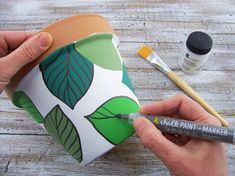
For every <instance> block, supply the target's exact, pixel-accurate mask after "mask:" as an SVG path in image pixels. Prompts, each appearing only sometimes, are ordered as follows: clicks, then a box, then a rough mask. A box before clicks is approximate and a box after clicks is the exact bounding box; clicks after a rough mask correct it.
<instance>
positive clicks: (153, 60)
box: [138, 46, 229, 127]
mask: <svg viewBox="0 0 235 176" xmlns="http://www.w3.org/2000/svg"><path fill="white" fill-rule="evenodd" d="M138 54H139V55H140V56H141V57H142V58H144V59H145V60H146V61H147V62H148V63H150V64H151V65H152V66H154V67H156V68H158V69H159V70H160V71H161V72H162V73H164V74H165V75H166V76H167V77H168V78H170V80H171V81H173V82H174V83H175V84H176V85H177V86H178V87H180V88H181V89H182V90H183V91H184V92H185V93H186V94H188V96H190V97H191V98H192V99H194V100H195V101H196V102H198V103H199V104H200V105H201V106H202V107H203V108H204V109H205V110H206V111H207V112H209V113H211V114H212V115H214V116H215V117H216V118H217V119H219V120H220V122H221V123H222V125H223V126H226V127H227V126H228V125H229V124H228V122H227V121H226V120H225V119H224V118H223V117H222V116H221V115H219V114H218V113H217V112H216V111H215V110H214V109H213V108H212V107H211V106H210V105H209V104H208V103H207V102H206V101H205V100H203V99H202V98H201V97H200V95H199V94H198V93H197V92H195V91H194V90H193V89H192V88H191V87H190V86H189V85H188V84H187V83H186V82H185V81H184V80H183V79H182V78H180V77H179V76H178V75H177V74H176V73H175V72H173V71H172V70H171V69H170V68H169V67H168V66H167V65H166V64H165V63H164V62H163V61H162V59H161V58H160V57H159V56H158V55H157V53H155V52H154V51H153V50H152V49H151V48H150V47H148V46H143V47H142V48H140V50H139V51H138Z"/></svg>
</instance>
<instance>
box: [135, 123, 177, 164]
mask: <svg viewBox="0 0 235 176" xmlns="http://www.w3.org/2000/svg"><path fill="white" fill-rule="evenodd" d="M134 127H135V129H136V133H137V135H138V136H139V137H140V139H141V141H142V143H143V145H144V146H145V147H147V148H148V149H150V150H151V151H152V152H153V153H154V154H155V155H156V156H158V157H159V158H161V159H162V160H163V161H166V160H167V159H168V157H173V156H171V155H173V154H175V153H181V152H180V150H181V149H180V148H179V146H177V145H176V144H174V143H172V142H171V141H169V140H167V139H166V138H165V137H164V136H163V135H162V133H161V132H160V131H159V130H158V129H157V128H156V127H155V126H154V125H153V124H152V123H151V122H150V121H149V120H147V119H145V118H137V119H135V120H134Z"/></svg>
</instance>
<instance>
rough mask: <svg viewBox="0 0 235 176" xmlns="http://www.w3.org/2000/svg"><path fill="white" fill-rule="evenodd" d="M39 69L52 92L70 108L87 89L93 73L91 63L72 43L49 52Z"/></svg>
mask: <svg viewBox="0 0 235 176" xmlns="http://www.w3.org/2000/svg"><path fill="white" fill-rule="evenodd" d="M40 70H41V72H42V76H43V79H44V82H45V84H46V86H47V87H48V89H49V90H50V91H51V92H52V94H53V95H55V96H56V97H57V98H59V99H60V100H61V101H63V102H64V103H65V104H67V105H68V106H69V107H70V108H72V109H73V108H74V106H75V105H76V103H77V102H78V101H79V100H80V99H81V98H82V97H83V96H84V95H85V93H86V92H87V90H88V89H89V87H90V85H91V82H92V80H93V73H94V67H93V64H92V63H91V62H90V61H89V60H87V59H86V58H85V57H83V56H82V55H81V54H80V53H79V52H78V51H77V50H76V49H75V44H74V43H72V44H69V45H67V46H65V47H63V48H60V49H57V50H56V51H54V52H53V53H52V54H50V55H49V56H48V57H47V58H46V59H45V60H43V61H42V62H41V63H40Z"/></svg>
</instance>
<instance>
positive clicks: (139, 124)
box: [134, 117, 147, 133]
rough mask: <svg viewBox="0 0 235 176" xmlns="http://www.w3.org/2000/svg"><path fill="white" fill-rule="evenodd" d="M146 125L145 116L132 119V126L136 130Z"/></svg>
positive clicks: (140, 129)
mask: <svg viewBox="0 0 235 176" xmlns="http://www.w3.org/2000/svg"><path fill="white" fill-rule="evenodd" d="M146 126H147V121H146V119H145V118H143V117H140V118H137V119H135V120H134V128H135V130H136V132H137V133H138V132H140V131H142V130H143V129H144V128H145V127H146Z"/></svg>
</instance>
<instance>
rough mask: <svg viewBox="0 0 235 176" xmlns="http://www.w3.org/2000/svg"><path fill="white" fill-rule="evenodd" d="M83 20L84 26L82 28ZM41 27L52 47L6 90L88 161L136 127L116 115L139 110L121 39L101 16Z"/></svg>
mask: <svg viewBox="0 0 235 176" xmlns="http://www.w3.org/2000/svg"><path fill="white" fill-rule="evenodd" d="M81 19H82V20H81ZM86 20H87V22H86ZM81 21H82V22H84V23H86V25H85V24H83V23H82V22H81ZM101 23H102V24H103V25H100V24H101ZM61 24H63V26H61ZM73 24H74V25H73ZM82 24H83V25H84V26H86V27H84V26H83V27H82V28H79V26H80V25H82ZM66 26H67V27H66ZM72 29H73V30H74V31H72V32H70V33H69V35H66V34H65V33H64V32H65V31H67V32H69V31H71V30H72ZM43 31H47V32H49V33H51V34H52V36H53V39H54V43H53V46H52V48H50V49H49V51H48V52H47V53H46V54H44V55H42V56H41V57H40V58H38V59H37V61H35V63H32V64H31V65H29V66H27V67H26V68H24V69H23V70H21V72H19V73H18V74H19V75H18V77H15V78H14V79H15V80H17V81H16V82H17V84H11V87H9V89H8V94H10V95H11V97H12V101H13V103H14V104H15V105H16V106H17V107H20V108H24V109H25V110H26V111H28V112H29V113H30V114H31V116H32V117H33V118H34V119H35V120H36V122H38V123H39V124H40V125H41V126H42V127H43V128H45V130H46V131H47V132H48V133H49V134H50V135H51V136H52V137H53V138H54V139H55V140H56V141H57V142H58V143H60V144H61V145H62V146H63V147H64V148H65V150H66V151H67V152H68V153H70V154H71V155H72V156H73V157H74V158H75V159H76V160H77V161H78V162H80V163H82V164H87V163H89V162H91V161H92V160H94V159H96V158H97V157H99V156H101V155H102V154H104V153H106V152H107V151H109V150H110V149H112V148H113V147H115V146H116V145H118V144H120V143H122V142H123V141H124V140H125V139H127V138H128V137H129V136H130V135H132V134H133V132H134V129H133V127H132V125H131V124H129V123H127V122H125V121H124V120H120V119H118V118H117V117H116V115H117V114H122V113H134V112H137V111H138V110H139V103H138V100H137V98H136V96H135V94H134V90H133V87H132V85H131V82H130V80H129V78H128V74H127V72H126V69H125V66H124V64H123V61H122V58H121V56H120V54H119V51H118V49H117V45H118V38H117V37H116V35H115V34H114V32H113V30H112V28H111V27H110V25H109V24H108V23H107V21H106V20H105V19H104V18H103V17H100V16H97V15H81V16H77V17H72V18H68V19H65V20H62V21H60V22H57V23H55V24H52V25H51V26H49V27H47V28H45V29H44V30H43ZM60 33H61V35H59V34H60ZM60 37H62V38H64V39H61V38H60ZM67 37H68V38H67Z"/></svg>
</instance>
